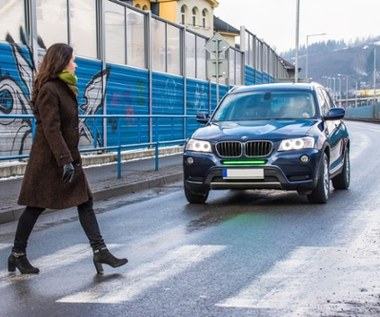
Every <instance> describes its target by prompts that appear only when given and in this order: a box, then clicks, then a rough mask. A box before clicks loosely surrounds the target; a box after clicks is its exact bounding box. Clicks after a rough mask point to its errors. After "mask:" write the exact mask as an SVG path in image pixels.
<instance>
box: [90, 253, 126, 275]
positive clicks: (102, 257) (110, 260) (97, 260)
mask: <svg viewBox="0 0 380 317" xmlns="http://www.w3.org/2000/svg"><path fill="white" fill-rule="evenodd" d="M127 262H128V260H127V259H125V258H123V259H118V258H117V257H115V256H113V255H112V253H111V252H110V251H109V250H108V249H107V248H101V249H98V250H95V251H94V265H95V268H96V272H98V274H103V272H104V270H103V265H102V264H108V265H110V266H112V267H118V266H122V265H124V264H126V263H127Z"/></svg>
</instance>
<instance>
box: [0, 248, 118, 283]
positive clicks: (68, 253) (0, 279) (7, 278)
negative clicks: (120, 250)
mask: <svg viewBox="0 0 380 317" xmlns="http://www.w3.org/2000/svg"><path fill="white" fill-rule="evenodd" d="M108 246H109V247H110V248H117V247H118V245H117V244H110V245H108ZM91 257H92V251H91V248H90V246H89V245H88V244H84V243H82V244H76V245H73V246H70V247H68V248H65V249H62V250H58V251H57V252H54V253H52V254H49V255H46V256H42V257H40V258H37V259H35V260H33V261H31V262H32V264H33V265H34V266H36V267H39V268H40V269H41V273H40V274H45V273H49V272H51V271H53V270H55V269H57V268H59V267H62V266H66V265H71V264H73V263H75V262H79V261H81V260H83V259H85V258H91ZM16 271H17V269H16ZM32 277H33V275H29V274H26V275H19V273H18V272H17V275H10V274H9V272H8V271H7V270H1V271H0V288H3V287H6V286H8V285H10V284H12V283H17V282H18V281H21V280H25V279H30V278H32Z"/></svg>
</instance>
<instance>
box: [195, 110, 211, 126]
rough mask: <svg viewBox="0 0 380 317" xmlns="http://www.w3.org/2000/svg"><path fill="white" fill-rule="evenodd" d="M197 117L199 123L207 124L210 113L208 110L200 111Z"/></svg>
mask: <svg viewBox="0 0 380 317" xmlns="http://www.w3.org/2000/svg"><path fill="white" fill-rule="evenodd" d="M195 119H196V120H197V121H198V122H199V123H203V124H206V123H207V122H208V120H209V119H210V115H209V114H208V113H207V112H198V113H197V115H196V117H195Z"/></svg>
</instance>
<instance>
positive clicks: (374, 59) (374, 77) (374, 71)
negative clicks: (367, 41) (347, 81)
mask: <svg viewBox="0 0 380 317" xmlns="http://www.w3.org/2000/svg"><path fill="white" fill-rule="evenodd" d="M372 44H373V107H375V103H376V43H372ZM368 48H369V46H368V45H366V46H364V47H363V49H364V50H366V49H368Z"/></svg>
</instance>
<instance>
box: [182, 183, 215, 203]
mask: <svg viewBox="0 0 380 317" xmlns="http://www.w3.org/2000/svg"><path fill="white" fill-rule="evenodd" d="M183 188H184V191H185V196H186V199H187V201H188V202H189V203H190V204H204V203H205V202H206V200H207V198H208V194H209V191H208V190H206V191H203V192H197V193H195V192H194V191H192V190H191V189H190V188H189V187H188V186H187V185H186V183H185V186H183Z"/></svg>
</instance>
